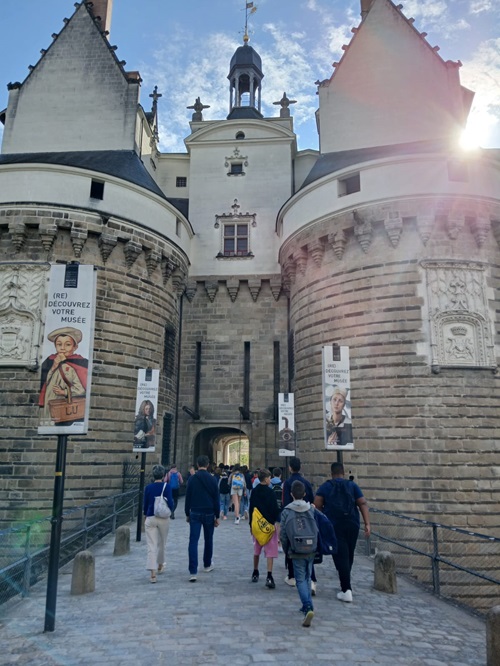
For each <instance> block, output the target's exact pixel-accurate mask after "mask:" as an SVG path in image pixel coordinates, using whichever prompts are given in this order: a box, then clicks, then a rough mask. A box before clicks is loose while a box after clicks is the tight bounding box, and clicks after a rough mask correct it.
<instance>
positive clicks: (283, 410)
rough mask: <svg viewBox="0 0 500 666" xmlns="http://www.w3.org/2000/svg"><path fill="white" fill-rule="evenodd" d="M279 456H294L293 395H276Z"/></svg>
mask: <svg viewBox="0 0 500 666" xmlns="http://www.w3.org/2000/svg"><path fill="white" fill-rule="evenodd" d="M278 440H279V447H280V448H279V455H280V456H288V457H289V456H294V455H295V401H294V395H293V393H278Z"/></svg>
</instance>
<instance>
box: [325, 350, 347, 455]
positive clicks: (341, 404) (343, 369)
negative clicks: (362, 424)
mask: <svg viewBox="0 0 500 666" xmlns="http://www.w3.org/2000/svg"><path fill="white" fill-rule="evenodd" d="M350 387H351V374H350V368H349V347H340V346H338V345H330V346H328V347H323V409H324V419H323V421H324V431H325V447H326V448H327V449H328V450H331V451H342V450H346V449H347V450H349V449H354V443H353V438H352V421H351V388H350Z"/></svg>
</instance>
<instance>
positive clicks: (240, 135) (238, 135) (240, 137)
mask: <svg viewBox="0 0 500 666" xmlns="http://www.w3.org/2000/svg"><path fill="white" fill-rule="evenodd" d="M244 138H245V132H236V139H237V140H238V141H243V139H244Z"/></svg>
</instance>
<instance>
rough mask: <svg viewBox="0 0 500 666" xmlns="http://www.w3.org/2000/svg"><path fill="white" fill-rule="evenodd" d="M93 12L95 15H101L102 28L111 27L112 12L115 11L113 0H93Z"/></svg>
mask: <svg viewBox="0 0 500 666" xmlns="http://www.w3.org/2000/svg"><path fill="white" fill-rule="evenodd" d="M92 2H93V6H92V8H91V9H92V13H93V15H94V16H100V17H101V28H102V29H103V30H107V31H108V32H109V30H110V29H111V13H112V11H113V0H92Z"/></svg>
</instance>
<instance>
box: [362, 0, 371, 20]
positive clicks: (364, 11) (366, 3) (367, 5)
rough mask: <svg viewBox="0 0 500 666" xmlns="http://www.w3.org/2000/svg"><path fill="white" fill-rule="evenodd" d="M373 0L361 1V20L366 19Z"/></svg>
mask: <svg viewBox="0 0 500 666" xmlns="http://www.w3.org/2000/svg"><path fill="white" fill-rule="evenodd" d="M372 2H373V0H361V20H363V19H365V18H366V15H367V14H368V12H369V10H370V7H371V4H372Z"/></svg>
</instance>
